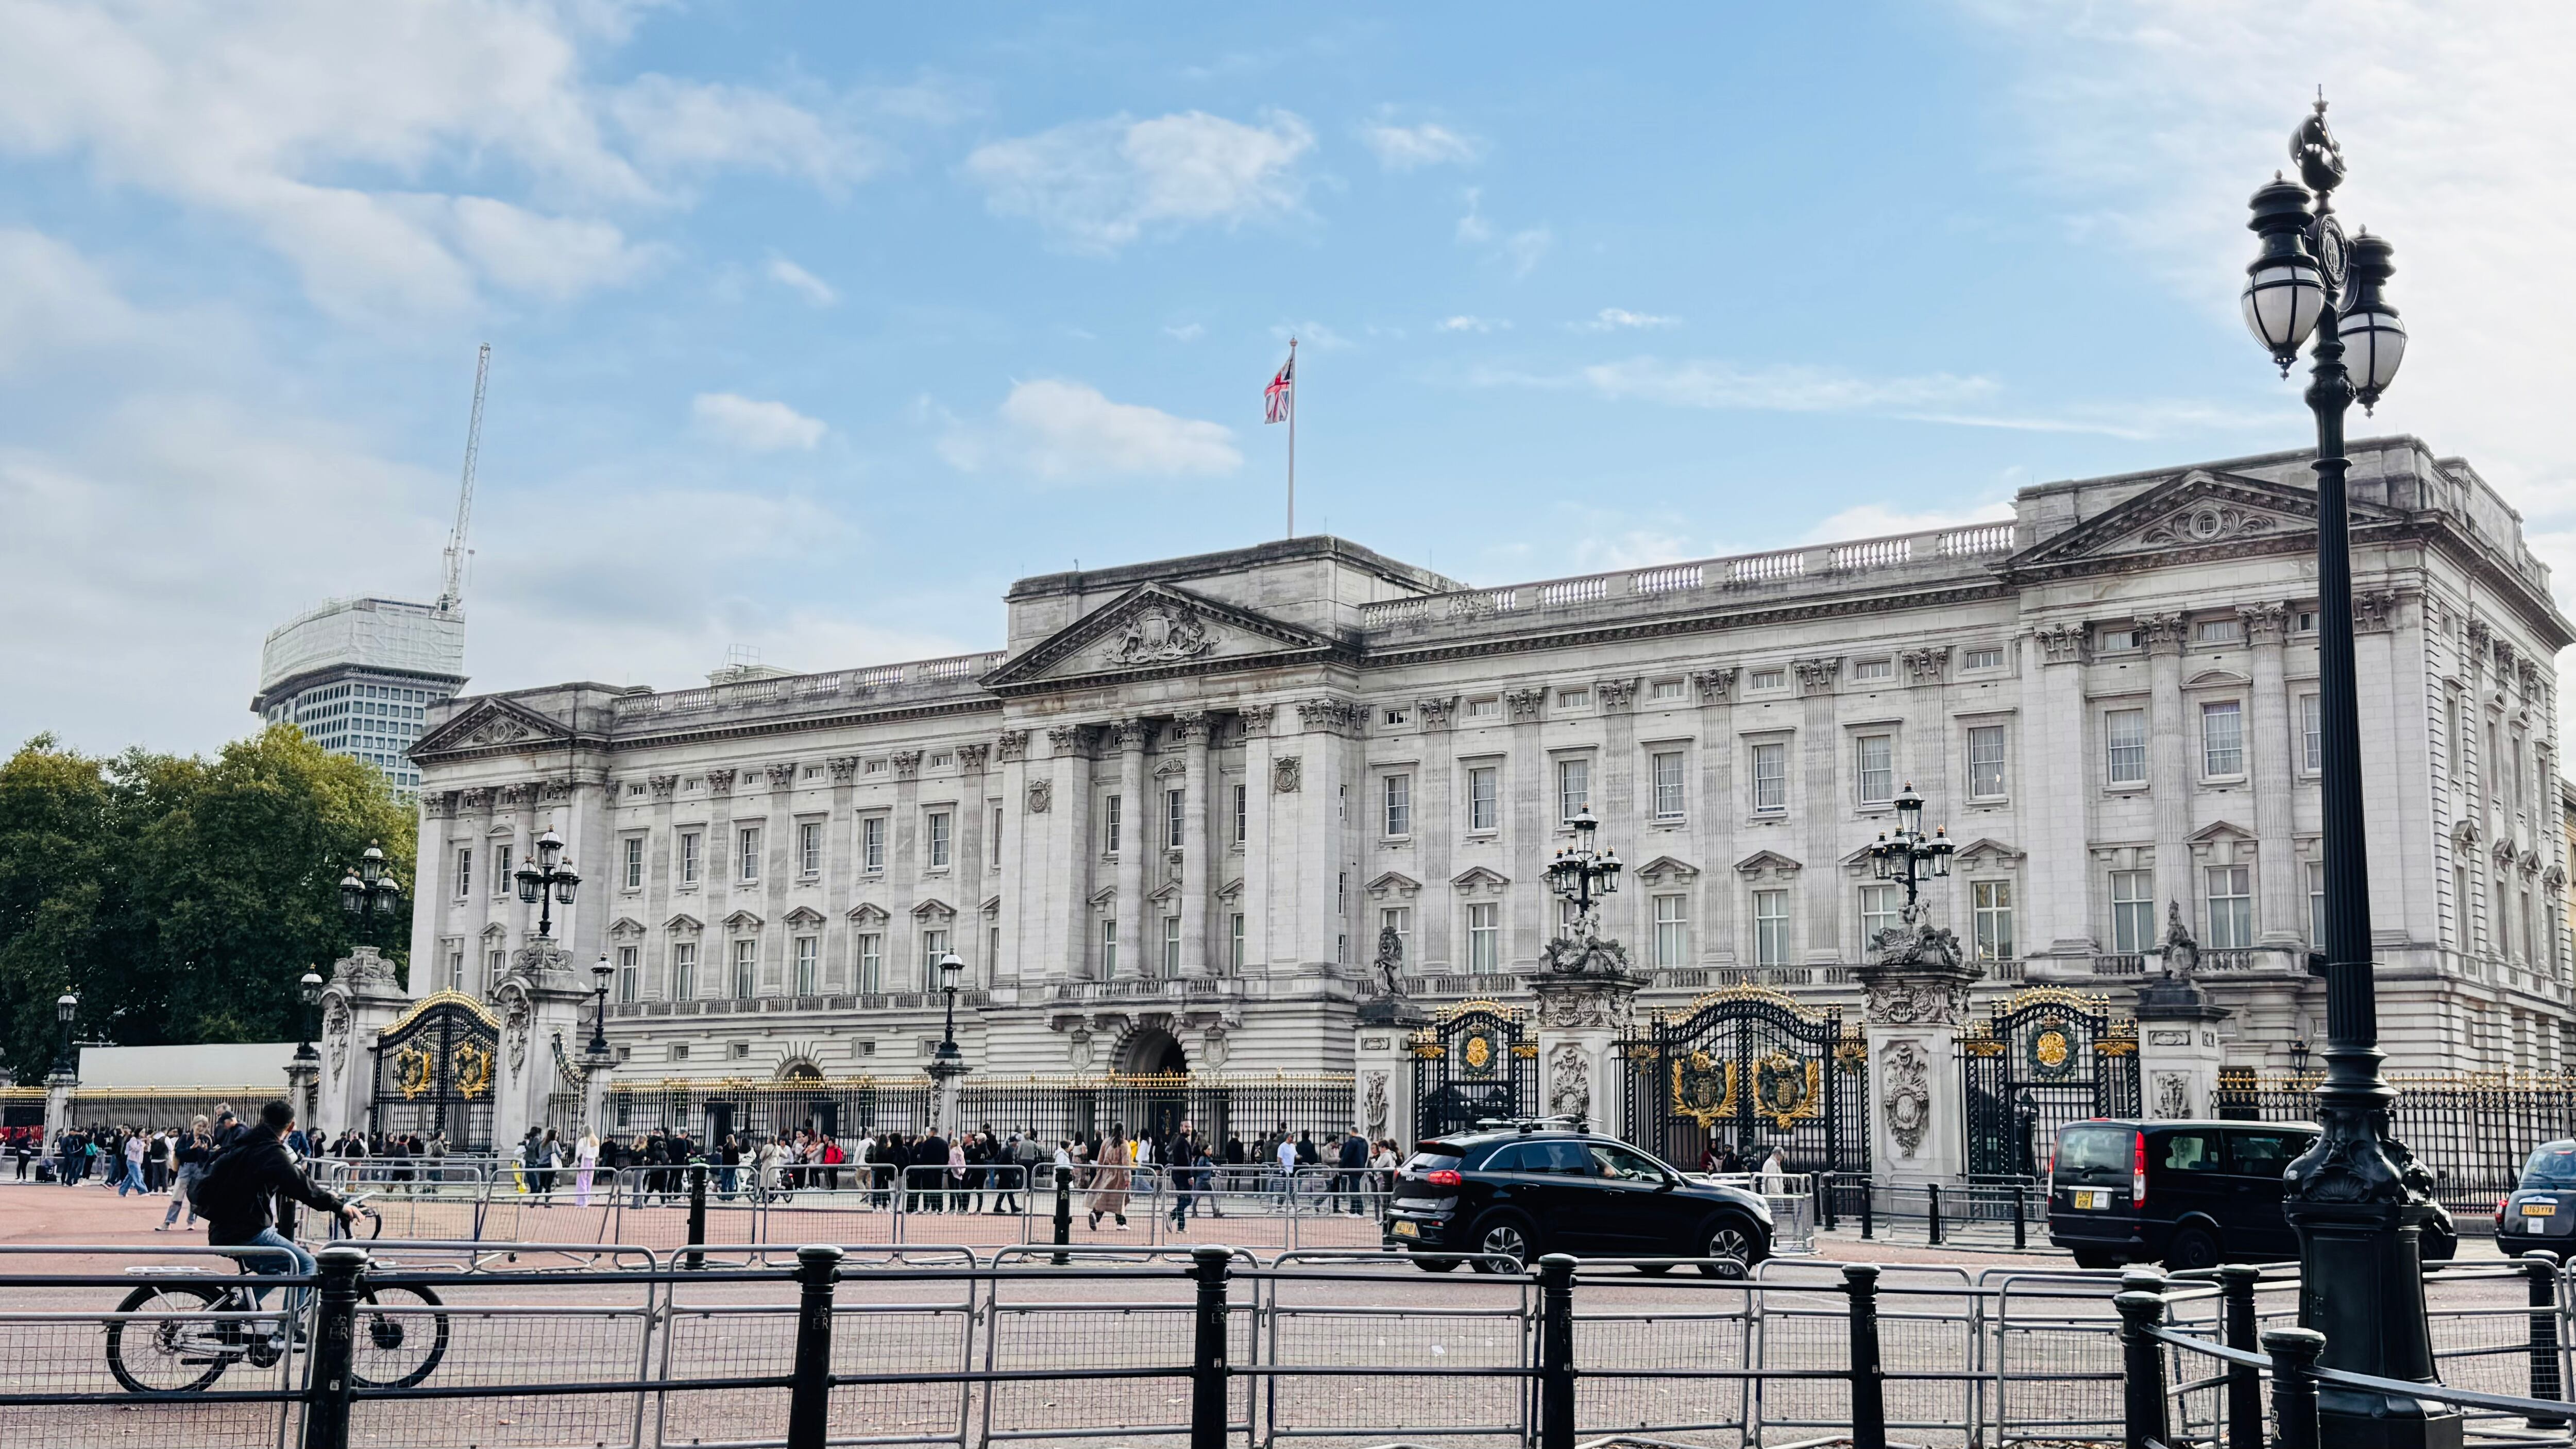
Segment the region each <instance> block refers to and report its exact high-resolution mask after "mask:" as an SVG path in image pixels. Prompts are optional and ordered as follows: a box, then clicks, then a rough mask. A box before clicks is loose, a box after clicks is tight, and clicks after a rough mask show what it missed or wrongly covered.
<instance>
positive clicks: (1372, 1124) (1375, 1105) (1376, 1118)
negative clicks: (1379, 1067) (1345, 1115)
mask: <svg viewBox="0 0 2576 1449" xmlns="http://www.w3.org/2000/svg"><path fill="white" fill-rule="evenodd" d="M1386 1116H1387V1106H1386V1073H1384V1072H1371V1073H1369V1074H1368V1088H1367V1090H1366V1091H1365V1092H1364V1093H1363V1094H1362V1095H1361V1097H1360V1118H1361V1125H1362V1126H1363V1127H1365V1128H1367V1129H1368V1135H1369V1137H1370V1138H1371V1139H1376V1138H1379V1137H1384V1136H1385V1135H1386Z"/></svg>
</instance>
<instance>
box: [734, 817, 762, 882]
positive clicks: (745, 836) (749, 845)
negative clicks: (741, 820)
mask: <svg viewBox="0 0 2576 1449" xmlns="http://www.w3.org/2000/svg"><path fill="white" fill-rule="evenodd" d="M734 854H735V855H736V856H737V857H738V858H739V865H740V868H741V878H742V879H744V880H758V879H760V827H759V826H757V825H746V826H744V827H742V828H741V829H740V830H737V831H735V832H734Z"/></svg>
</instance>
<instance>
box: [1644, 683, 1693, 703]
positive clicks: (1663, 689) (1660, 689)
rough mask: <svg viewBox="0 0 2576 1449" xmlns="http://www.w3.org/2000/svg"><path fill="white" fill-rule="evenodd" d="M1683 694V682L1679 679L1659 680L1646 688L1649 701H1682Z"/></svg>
mask: <svg viewBox="0 0 2576 1449" xmlns="http://www.w3.org/2000/svg"><path fill="white" fill-rule="evenodd" d="M1683 693H1684V689H1683V684H1682V681H1681V680H1678V679H1658V680H1656V681H1655V682H1654V683H1653V684H1650V685H1648V686H1647V687H1646V698H1648V699H1680V698H1681V697H1682V696H1683Z"/></svg>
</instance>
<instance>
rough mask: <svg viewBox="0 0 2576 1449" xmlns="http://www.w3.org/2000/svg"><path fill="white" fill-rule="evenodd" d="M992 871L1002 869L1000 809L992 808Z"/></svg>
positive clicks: (997, 806)
mask: <svg viewBox="0 0 2576 1449" xmlns="http://www.w3.org/2000/svg"><path fill="white" fill-rule="evenodd" d="M992 849H993V869H995V870H1000V869H1001V868H1002V807H1001V806H999V805H996V806H994V807H993V847H992Z"/></svg>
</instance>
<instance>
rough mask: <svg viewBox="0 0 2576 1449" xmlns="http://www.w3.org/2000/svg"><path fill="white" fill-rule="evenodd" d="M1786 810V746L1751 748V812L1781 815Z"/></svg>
mask: <svg viewBox="0 0 2576 1449" xmlns="http://www.w3.org/2000/svg"><path fill="white" fill-rule="evenodd" d="M1788 811H1789V747H1788V746H1787V745H1784V744H1768V745H1755V746H1754V747H1753V813H1754V814H1756V815H1785V814H1787V813H1788Z"/></svg>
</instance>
